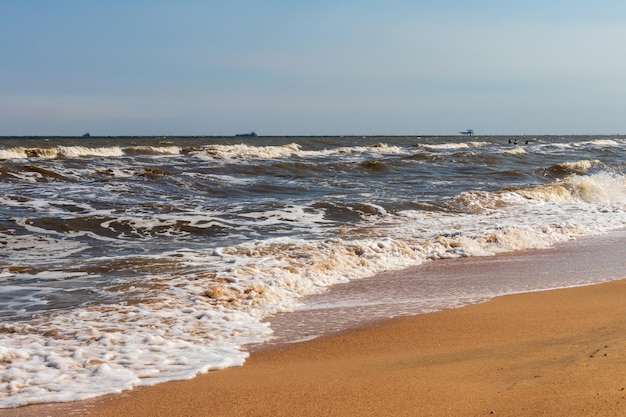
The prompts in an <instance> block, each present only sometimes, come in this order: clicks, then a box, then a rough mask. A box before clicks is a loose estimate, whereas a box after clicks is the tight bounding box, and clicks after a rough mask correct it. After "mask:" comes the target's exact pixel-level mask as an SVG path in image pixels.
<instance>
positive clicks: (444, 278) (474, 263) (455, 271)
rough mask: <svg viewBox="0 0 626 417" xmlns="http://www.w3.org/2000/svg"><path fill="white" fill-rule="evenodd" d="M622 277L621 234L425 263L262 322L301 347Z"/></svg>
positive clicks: (624, 238)
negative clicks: (401, 320)
mask: <svg viewBox="0 0 626 417" xmlns="http://www.w3.org/2000/svg"><path fill="white" fill-rule="evenodd" d="M624 277H626V231H625V230H621V231H616V232H612V233H610V234H608V235H603V236H594V237H584V238H580V239H578V240H574V241H570V242H566V243H562V244H559V245H558V246H556V247H553V248H549V249H542V250H529V251H523V252H513V253H507V254H500V255H497V256H492V257H476V258H455V259H446V260H439V261H437V262H428V263H425V264H422V265H419V266H416V267H411V268H408V269H404V270H400V271H391V272H387V273H383V274H379V275H376V276H373V277H370V278H364V279H362V280H358V281H351V282H349V283H346V284H339V285H336V286H334V287H333V288H332V289H330V290H329V291H328V292H325V293H322V294H317V295H313V296H310V297H307V298H305V299H304V300H302V301H303V304H302V305H301V306H300V308H298V310H297V311H295V312H293V313H287V314H281V315H278V316H275V317H272V318H270V319H269V322H270V323H271V326H272V328H273V330H274V336H273V338H272V340H270V341H269V342H267V343H266V344H263V345H261V346H257V347H254V348H253V349H255V348H263V347H266V346H273V345H276V344H280V343H292V342H298V341H303V340H307V339H311V338H315V337H319V336H324V335H328V334H331V333H334V332H338V331H343V330H347V329H350V328H356V327H360V326H365V325H368V324H371V323H373V322H376V321H380V320H384V319H388V318H391V317H396V316H406V315H415V314H422V313H427V312H432V311H436V310H442V309H445V308H454V307H460V306H463V305H467V304H472V303H477V302H482V301H485V300H488V299H490V298H493V297H496V296H500V295H506V294H513V293H522V292H532V291H541V290H548V289H555V288H565V287H572V286H581V285H589V284H595V283H600V282H605V281H610V280H615V279H621V278H624Z"/></svg>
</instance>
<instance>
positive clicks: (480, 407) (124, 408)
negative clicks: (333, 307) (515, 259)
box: [0, 279, 626, 417]
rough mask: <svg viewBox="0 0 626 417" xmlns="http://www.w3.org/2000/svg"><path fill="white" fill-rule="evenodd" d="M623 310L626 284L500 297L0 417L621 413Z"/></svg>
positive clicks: (625, 401)
mask: <svg viewBox="0 0 626 417" xmlns="http://www.w3.org/2000/svg"><path fill="white" fill-rule="evenodd" d="M625 301H626V279H622V280H618V281H611V282H608V283H602V284H595V285H590V286H582V287H573V288H567V289H557V290H547V291H539V292H531V293H523V294H514V295H505V296H501V297H496V298H494V299H492V300H489V301H486V302H484V303H481V304H472V305H469V306H465V307H461V308H457V309H449V310H444V311H439V312H434V313H428V314H422V315H417V316H408V317H398V318H394V319H390V320H388V321H385V322H382V323H375V324H372V325H371V326H367V327H363V328H359V329H353V330H347V331H344V332H341V333H339V334H335V335H331V336H326V337H321V338H318V339H314V340H310V341H306V342H300V343H294V344H289V345H282V346H280V347H276V348H272V349H266V350H259V351H255V352H253V353H252V354H251V356H250V358H249V359H248V361H247V362H246V364H245V365H244V366H242V367H235V368H227V369H224V370H220V371H214V372H210V373H208V374H204V375H200V376H198V377H196V378H194V379H192V380H186V381H175V382H166V383H163V384H158V385H154V386H148V387H140V388H137V389H134V390H132V391H128V392H124V393H122V394H117V395H110V396H106V397H101V398H97V399H94V400H88V401H83V402H78V403H70V404H62V405H61V406H65V411H63V412H60V411H59V410H60V408H58V407H57V408H55V407H54V406H49V407H47V406H45V405H42V406H28V407H23V408H20V409H13V410H0V415H2V416H5V415H6V416H26V415H32V416H34V415H39V416H40V415H51V416H60V415H67V414H76V413H79V414H80V415H86V416H91V417H104V416H117V415H124V416H128V417H133V416H136V417H143V416H155V415H168V416H174V417H175V416H190V415H193V416H236V415H250V416H269V415H272V416H294V415H298V416H304V417H306V416H320V415H328V416H331V415H332V416H340V415H350V416H380V415H392V416H405V415H406V416H415V415H421V416H476V415H489V414H495V415H507V416H511V415H515V416H531V415H568V416H588V415H594V413H598V415H603V416H610V415H615V416H617V415H624V414H625V413H626V377H624V375H626V332H624V330H625V329H626V302H625ZM68 406H69V408H68ZM68 410H71V411H69V413H68ZM29 413H30V414H29Z"/></svg>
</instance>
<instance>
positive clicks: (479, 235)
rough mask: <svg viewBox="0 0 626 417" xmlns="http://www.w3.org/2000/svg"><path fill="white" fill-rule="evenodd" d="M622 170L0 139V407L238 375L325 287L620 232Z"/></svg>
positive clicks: (511, 160)
mask: <svg viewBox="0 0 626 417" xmlns="http://www.w3.org/2000/svg"><path fill="white" fill-rule="evenodd" d="M515 140H517V144H515V143H513V142H514V141H515ZM509 141H510V142H511V143H509ZM625 155H626V139H625V138H624V137H613V136H611V137H606V136H599V137H595V136H575V137H553V136H540V137H517V138H513V137H471V138H464V137H277V138H273V137H254V138H242V137H238V138H203V137H194V138H189V137H185V138H152V137H150V138H135V137H119V138H118V137H107V138H88V139H87V138H2V139H0V187H2V193H0V213H1V216H0V317H1V318H2V324H0V376H1V377H0V407H12V406H18V405H23V404H28V403H34V402H51V401H67V400H72V399H79V398H87V397H91V396H95V395H101V394H105V393H110V392H117V391H119V390H123V389H128V388H130V387H132V386H136V385H143V384H152V383H156V382H160V381H166V380H171V379H180V378H188V377H191V376H193V375H195V374H197V373H199V372H205V371H206V370H208V369H215V368H221V367H225V366H232V365H237V364H241V363H242V362H243V361H244V359H245V357H246V353H245V351H244V350H243V349H242V346H244V345H246V344H248V343H254V342H261V341H263V340H267V339H268V338H269V337H270V336H271V329H270V328H269V327H268V325H267V323H265V322H264V319H266V318H267V317H268V316H271V315H273V314H275V313H277V312H288V311H292V310H294V309H295V308H297V307H298V306H299V302H300V300H301V299H302V297H304V296H308V295H311V294H318V293H320V292H323V291H324V290H325V288H328V287H330V286H333V285H335V284H339V283H344V282H347V281H351V280H358V279H363V278H366V277H372V276H375V275H376V274H380V273H384V272H389V271H394V270H398V269H401V268H405V267H416V266H417V267H419V266H420V265H423V264H424V263H425V262H430V261H437V260H438V259H442V258H461V257H470V256H486V255H493V254H497V253H502V252H511V251H513V252H514V251H520V250H525V249H531V248H547V247H550V246H552V245H554V244H555V243H558V242H564V241H568V240H571V239H574V238H578V239H583V238H584V237H585V236H591V235H602V234H606V233H608V232H609V231H611V230H616V229H619V228H623V227H624V225H625V224H626V214H625V208H626V177H625V175H624V162H623V161H624V156H625ZM492 281H493V282H490V283H489V286H488V288H490V290H489V291H484V292H480V293H479V292H478V291H475V292H472V291H469V292H464V293H463V295H462V296H461V295H459V292H458V291H457V290H458V284H452V283H447V284H445V285H440V286H439V287H438V288H437V291H438V292H437V293H436V294H431V293H428V295H427V296H426V295H424V297H428V298H430V299H438V300H439V299H440V300H444V302H441V303H439V304H437V306H436V308H445V307H449V306H454V305H458V304H459V303H463V302H472V301H473V300H474V301H477V300H479V299H483V298H484V297H489V296H492V295H494V294H497V293H502V291H503V289H504V288H505V287H504V286H505V285H506V284H505V283H503V282H498V279H497V278H493V279H492ZM540 281H541V280H540ZM364 282H366V281H364ZM579 284H580V283H579V282H569V281H568V279H567V277H566V276H563V277H562V279H559V280H557V281H555V282H550V283H546V282H537V283H534V284H529V286H528V288H526V287H525V289H524V290H534V289H541V288H544V287H546V286H548V287H552V286H569V285H579ZM412 291H413V290H412ZM429 291H430V290H429ZM424 297H422V298H424ZM409 298H411V297H409ZM418 298H419V297H414V298H411V299H418Z"/></svg>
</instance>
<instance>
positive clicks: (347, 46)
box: [0, 0, 626, 136]
mask: <svg viewBox="0 0 626 417" xmlns="http://www.w3.org/2000/svg"><path fill="white" fill-rule="evenodd" d="M625 19H626V2H624V1H622V0H619V1H617V0H616V1H608V0H595V1H593V2H592V1H589V0H587V1H579V0H568V1H565V0H563V1H561V0H559V1H553V0H526V1H524V2H521V1H518V2H513V1H504V0H499V1H496V0H473V1H465V0H429V1H421V0H413V1H408V0H385V1H370V0H362V1H355V0H332V1H329V0H316V1H311V2H305V1H297V0H292V1H286V0H255V1H252V0H228V1H224V0H221V1H213V0H204V1H200V0H177V1H164V0H107V1H95V0H55V1H50V0H20V1H9V0H6V1H2V2H0V51H1V54H2V55H1V57H0V136H31V135H33V136H38V135H43V136H46V135H47V136H57V135H69V136H79V135H81V134H83V133H86V132H90V133H91V134H92V136H100V135H102V136H115V135H166V136H169V135H208V136H221V135H234V134H238V133H245V132H249V131H255V132H257V133H258V134H259V135H353V134H355V135H450V134H458V132H459V131H462V130H466V129H473V130H474V131H475V132H476V134H479V135H480V134H484V135H496V134H535V135H538V134H619V133H622V134H626V54H625V53H624V49H623V45H626V25H625V24H624V22H625V21H626V20H625Z"/></svg>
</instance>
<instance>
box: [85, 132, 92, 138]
mask: <svg viewBox="0 0 626 417" xmlns="http://www.w3.org/2000/svg"><path fill="white" fill-rule="evenodd" d="M83 137H84V138H90V137H91V133H89V132H87V133H85V134H84V135H83Z"/></svg>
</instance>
